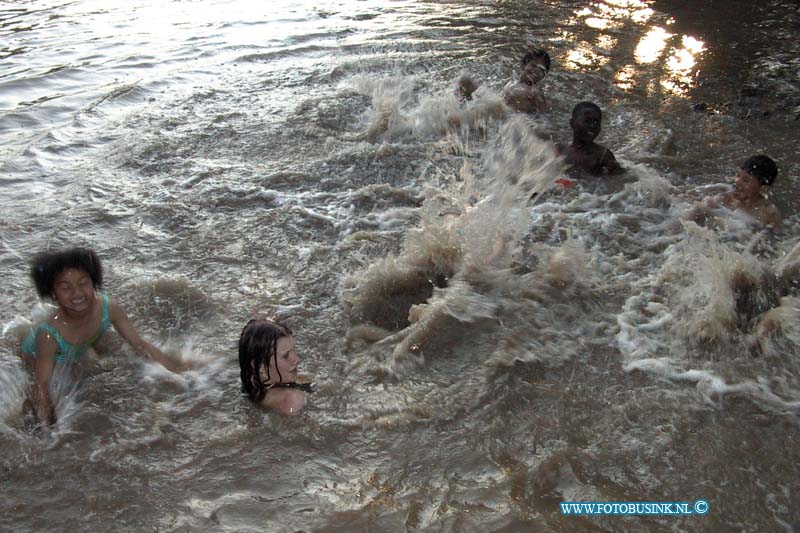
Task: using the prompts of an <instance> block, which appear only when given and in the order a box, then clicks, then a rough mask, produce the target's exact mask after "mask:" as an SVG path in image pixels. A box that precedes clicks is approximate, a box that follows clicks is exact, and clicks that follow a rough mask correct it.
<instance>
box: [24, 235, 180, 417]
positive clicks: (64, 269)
mask: <svg viewBox="0 0 800 533" xmlns="http://www.w3.org/2000/svg"><path fill="white" fill-rule="evenodd" d="M31 277H32V278H33V283H34V285H35V286H36V292H37V293H38V294H39V296H40V297H41V298H50V299H51V300H52V301H53V303H55V304H56V306H57V309H56V310H55V312H54V313H53V314H52V315H50V316H49V317H48V318H47V319H46V320H45V321H43V322H41V323H39V324H36V325H35V326H34V327H32V328H31V331H30V332H29V333H28V335H27V336H26V337H25V339H24V340H23V341H22V359H23V361H25V363H26V364H27V365H28V366H29V367H30V368H32V369H33V371H34V390H33V402H34V408H35V410H36V415H37V416H38V418H39V420H40V421H41V422H43V423H46V424H53V423H55V421H56V417H55V410H54V407H53V402H52V399H51V398H50V381H51V379H52V377H53V372H54V370H55V367H56V365H57V364H70V363H75V362H77V361H79V360H80V359H81V358H82V357H83V355H84V354H85V353H86V352H88V351H89V350H91V349H92V348H91V347H92V344H94V343H95V341H97V340H98V339H99V338H100V336H101V335H102V334H103V332H105V331H106V330H107V329H109V328H110V327H111V326H114V329H116V330H117V332H118V333H119V334H120V335H121V336H122V338H124V339H125V340H126V341H128V343H130V345H131V346H132V347H133V349H134V350H135V351H136V353H137V354H139V355H142V356H144V357H147V358H150V359H153V360H154V361H156V362H158V363H160V364H161V365H163V366H164V367H165V368H167V369H168V370H170V371H173V372H174V371H176V370H177V367H176V365H175V363H174V362H172V361H171V360H170V359H169V358H168V357H167V356H166V355H164V354H163V353H162V352H161V351H160V350H159V349H158V348H156V347H155V346H153V345H152V344H150V343H149V342H147V341H146V340H144V339H142V338H141V337H140V336H139V334H138V333H137V332H136V329H135V328H134V326H133V324H132V323H131V321H130V319H129V318H128V315H127V314H126V313H125V311H124V310H123V309H122V307H120V305H119V304H118V303H117V302H116V301H114V300H112V299H111V298H110V297H109V296H108V294H106V293H104V292H99V290H100V288H101V287H102V285H103V269H102V266H101V264H100V259H99V258H98V257H97V255H96V254H95V253H94V252H93V251H91V250H86V249H83V248H72V249H69V250H63V251H59V252H46V253H42V254H39V255H37V256H36V257H35V258H34V260H33V262H32V266H31Z"/></svg>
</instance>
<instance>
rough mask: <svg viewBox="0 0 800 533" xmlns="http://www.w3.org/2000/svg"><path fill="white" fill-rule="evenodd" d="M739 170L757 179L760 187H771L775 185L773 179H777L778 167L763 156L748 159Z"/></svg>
mask: <svg viewBox="0 0 800 533" xmlns="http://www.w3.org/2000/svg"><path fill="white" fill-rule="evenodd" d="M739 168H741V169H742V170H744V171H745V172H747V173H748V174H750V175H751V176H753V177H755V178H758V181H759V182H760V183H761V185H769V186H772V184H773V183H775V178H777V177H778V165H776V164H775V161H773V160H772V159H771V158H769V157H767V156H765V155H763V154H759V155H754V156H752V157H748V158H747V159H746V160H745V162H744V163H742V165H741V166H740V167H739Z"/></svg>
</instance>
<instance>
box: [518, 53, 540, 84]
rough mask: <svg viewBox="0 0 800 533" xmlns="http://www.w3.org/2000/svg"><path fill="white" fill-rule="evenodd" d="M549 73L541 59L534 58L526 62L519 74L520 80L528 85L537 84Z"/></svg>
mask: <svg viewBox="0 0 800 533" xmlns="http://www.w3.org/2000/svg"><path fill="white" fill-rule="evenodd" d="M546 75H547V67H546V66H545V65H544V61H543V60H541V59H533V60H532V61H528V62H527V63H525V66H524V67H522V71H521V72H520V74H519V81H521V82H522V83H526V84H528V85H536V84H537V83H539V82H540V81H542V79H543V78H544V77H545V76H546Z"/></svg>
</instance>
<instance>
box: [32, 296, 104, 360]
mask: <svg viewBox="0 0 800 533" xmlns="http://www.w3.org/2000/svg"><path fill="white" fill-rule="evenodd" d="M102 297H103V317H102V318H101V319H100V327H99V328H98V329H97V333H95V334H94V335H93V336H92V338H91V339H89V340H88V341H86V342H84V343H82V344H72V343H70V342H67V341H65V340H64V337H62V336H61V333H59V332H58V330H56V328H54V327H53V326H51V325H50V324H48V323H47V322H42V323H40V324H36V325H35V326H34V327H32V328H31V330H30V332H29V333H28V335H27V336H26V337H25V340H23V341H22V351H23V352H25V353H26V354H29V355H32V356H34V357H36V340H37V338H38V337H39V332H41V331H46V332H47V333H49V334H50V335H51V336H52V337H53V338H54V339H55V341H56V344H58V351H57V352H56V362H70V363H74V362H75V361H77V360H78V359H80V358H81V357H82V356H83V354H84V352H86V350H88V349H89V347H90V346H91V345H92V344H94V342H95V341H96V340H97V339H99V338H100V335H102V334H103V332H104V331H105V330H107V329H108V328H110V327H111V314H110V311H109V298H108V294H103V295H102Z"/></svg>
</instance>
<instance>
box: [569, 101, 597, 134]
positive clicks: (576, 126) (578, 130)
mask: <svg viewBox="0 0 800 533" xmlns="http://www.w3.org/2000/svg"><path fill="white" fill-rule="evenodd" d="M602 121H603V112H602V111H600V107H598V105H597V104H595V103H593V102H580V103H578V104H577V105H576V106H575V107H574V108H572V118H571V119H570V121H569V125H570V127H571V128H572V131H573V133H574V134H575V137H576V138H580V139H581V140H583V141H586V142H591V141H594V140H595V139H596V138H597V136H598V135H599V134H600V126H601V123H602Z"/></svg>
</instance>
